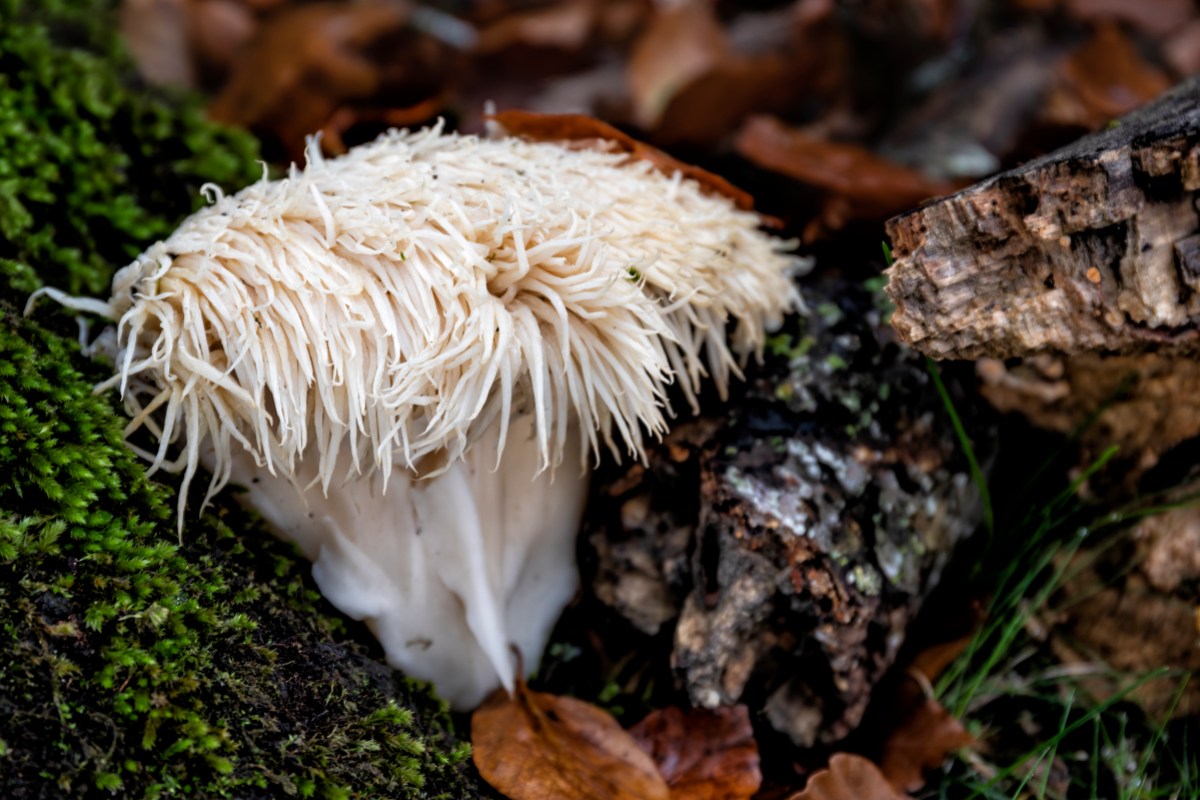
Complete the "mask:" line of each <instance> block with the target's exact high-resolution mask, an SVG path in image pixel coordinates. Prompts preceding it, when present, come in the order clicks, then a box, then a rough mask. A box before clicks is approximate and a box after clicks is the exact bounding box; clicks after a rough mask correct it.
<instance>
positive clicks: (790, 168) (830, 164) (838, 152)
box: [736, 116, 958, 239]
mask: <svg viewBox="0 0 1200 800" xmlns="http://www.w3.org/2000/svg"><path fill="white" fill-rule="evenodd" d="M736 148H737V151H738V152H739V153H741V154H742V155H743V156H745V157H746V158H748V159H749V160H751V161H753V162H754V163H755V164H758V165H759V166H760V167H764V168H766V169H769V170H771V171H773V172H778V173H780V174H782V175H786V176H788V177H789V178H792V179H794V180H797V181H799V182H800V183H804V184H807V185H809V186H814V187H817V188H819V189H824V190H825V191H827V192H828V193H829V197H828V200H827V202H826V204H825V208H824V209H823V210H822V213H821V217H820V218H819V219H818V220H814V221H813V222H812V223H810V224H809V226H808V227H807V228H806V229H805V232H804V235H805V238H806V239H812V238H816V237H818V236H819V235H820V234H822V233H823V232H825V231H831V230H838V229H839V228H842V227H844V226H845V224H846V223H848V222H850V221H852V220H857V219H863V220H882V219H885V218H887V217H890V216H892V215H893V214H897V213H900V212H901V211H905V210H907V209H910V208H912V207H914V206H916V205H919V204H920V203H921V202H922V201H925V200H928V199H930V198H933V197H937V196H940V195H944V194H949V193H950V192H953V191H954V190H955V189H957V188H958V184H954V183H949V182H946V181H940V180H935V179H933V178H929V177H926V176H925V175H923V174H922V173H920V172H918V171H917V170H915V169H910V168H909V167H905V166H902V165H900V164H896V163H894V162H892V161H889V160H887V159H886V158H883V157H882V156H878V155H876V154H874V153H872V152H871V151H870V150H867V149H866V148H864V147H862V146H860V145H856V144H849V143H844V142H830V141H826V140H823V139H819V138H816V137H814V136H810V135H809V134H806V133H804V132H803V131H800V130H796V129H794V128H789V127H787V126H786V125H784V124H783V123H782V122H780V121H779V120H777V119H775V118H774V117H768V116H757V117H751V118H750V120H749V121H748V122H747V123H746V124H745V125H744V126H743V127H742V130H741V132H740V133H739V134H738V137H737V142H736Z"/></svg>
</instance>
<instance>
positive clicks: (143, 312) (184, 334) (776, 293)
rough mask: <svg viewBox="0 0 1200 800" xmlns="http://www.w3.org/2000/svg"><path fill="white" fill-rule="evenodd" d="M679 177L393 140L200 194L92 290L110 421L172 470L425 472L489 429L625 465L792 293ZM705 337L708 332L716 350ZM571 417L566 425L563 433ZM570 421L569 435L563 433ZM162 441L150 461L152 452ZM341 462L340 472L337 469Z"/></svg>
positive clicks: (766, 252)
mask: <svg viewBox="0 0 1200 800" xmlns="http://www.w3.org/2000/svg"><path fill="white" fill-rule="evenodd" d="M758 224H759V220H758V218H757V216H756V215H754V214H752V213H750V212H744V211H739V210H737V209H735V208H734V207H733V206H732V204H731V203H730V202H729V201H728V200H726V199H725V198H722V197H714V196H709V195H706V194H704V193H703V192H702V191H701V189H700V187H699V186H698V185H696V184H695V183H694V182H693V181H690V180H682V179H680V178H679V176H678V175H676V176H674V177H671V176H666V175H663V174H661V173H659V172H656V171H655V170H654V168H653V167H652V166H651V165H649V164H646V163H642V162H629V161H628V160H627V158H626V157H625V156H624V155H622V154H615V153H605V152H599V151H594V150H578V149H567V148H563V147H560V146H558V145H555V144H548V143H530V142H525V141H522V140H519V139H513V138H503V139H498V140H489V139H478V138H475V137H469V136H457V135H445V134H443V133H442V131H441V130H440V128H438V127H435V128H432V129H429V130H425V131H421V132H418V133H408V132H392V133H389V134H387V135H385V136H383V137H381V138H380V139H379V140H377V141H376V142H374V143H373V144H370V145H367V146H363V147H360V148H356V149H354V150H352V151H350V153H348V154H347V155H345V156H342V157H340V158H337V159H330V160H325V159H323V158H322V157H321V156H320V154H319V152H318V151H317V149H316V148H315V147H313V148H310V153H309V163H308V165H307V167H305V168H303V169H299V168H293V169H292V171H291V173H290V174H289V175H288V177H287V178H286V179H284V180H281V181H274V182H271V181H266V180H263V181H261V182H259V183H257V184H254V185H253V186H250V187H249V188H247V189H245V190H243V191H242V192H240V193H238V194H236V195H232V196H228V197H220V198H218V199H217V200H216V202H215V203H214V204H213V205H211V206H210V207H208V208H207V209H205V210H203V211H201V212H199V213H197V214H195V215H194V216H193V217H191V218H189V219H188V220H187V221H186V222H185V223H184V224H183V225H182V226H181V227H180V228H179V229H178V230H177V231H176V232H175V233H174V234H173V235H172V236H171V237H170V238H169V239H167V240H166V241H165V242H161V243H159V244H158V245H156V246H155V247H153V248H151V249H150V250H149V251H147V252H146V253H145V254H144V255H143V256H142V257H141V258H140V259H139V260H138V261H136V262H135V263H133V264H131V265H130V266H128V267H126V268H125V269H124V270H123V271H122V272H121V273H119V275H118V277H117V278H116V280H115V281H114V296H113V299H112V301H111V311H112V314H113V315H114V316H115V317H119V319H120V321H119V325H118V328H117V344H116V349H117V366H118V374H117V375H116V376H115V377H114V379H113V381H112V382H111V383H112V385H117V384H118V383H119V384H120V386H121V388H122V390H123V392H124V394H125V397H126V401H127V403H128V404H129V408H130V410H131V414H132V417H133V419H132V421H131V423H130V425H129V430H128V431H127V433H132V432H133V431H134V430H136V429H138V428H140V427H143V426H144V427H147V428H149V429H150V431H151V433H152V434H154V435H155V436H156V437H157V438H158V439H160V445H161V446H160V447H159V449H158V450H157V451H156V452H155V453H152V454H147V455H148V456H149V457H150V458H151V459H152V461H153V464H154V466H155V467H164V468H168V469H171V470H183V471H184V472H185V480H190V478H191V476H192V475H193V474H194V472H195V471H196V468H197V465H198V464H199V462H200V448H202V447H210V448H212V456H213V473H214V474H213V480H212V484H211V486H210V494H211V492H214V491H217V490H219V489H220V488H221V486H223V485H224V483H225V482H226V481H227V480H228V477H229V466H228V465H229V463H230V454H231V448H233V447H237V448H241V449H244V450H245V451H246V452H248V453H249V454H251V455H252V456H253V458H254V459H255V460H256V462H258V463H259V465H260V466H265V467H267V468H268V469H270V470H272V471H275V470H282V471H283V472H284V473H285V474H291V473H292V472H293V471H294V467H295V464H296V462H297V460H298V459H300V458H302V457H303V458H306V459H307V458H316V459H319V464H320V469H319V470H318V475H319V482H320V483H321V485H322V488H323V489H325V490H326V491H328V489H329V487H330V485H331V484H333V483H335V482H337V481H339V480H341V479H343V478H345V477H347V476H345V475H339V474H336V473H337V468H336V464H337V462H338V455H339V454H340V453H341V452H342V451H343V449H344V448H349V450H350V452H351V453H352V458H351V460H350V464H351V468H350V470H351V473H352V474H353V473H357V472H368V471H372V470H378V471H380V472H381V473H382V477H383V480H384V482H385V485H386V480H387V476H388V474H389V473H390V471H391V470H392V468H393V466H394V465H399V466H400V467H401V468H403V469H410V470H414V471H418V472H420V473H421V474H427V473H429V472H430V471H433V472H436V470H437V469H439V468H444V467H445V465H448V464H451V463H453V462H455V461H456V460H458V459H459V458H460V457H461V456H462V455H463V454H464V452H466V450H467V449H468V448H469V446H470V444H471V442H472V441H473V438H474V437H476V436H477V435H478V434H479V433H480V432H481V431H483V430H484V429H486V428H488V426H489V425H491V423H492V422H493V421H495V420H496V419H499V420H500V423H501V425H502V432H501V445H500V447H501V449H503V443H504V438H505V433H504V430H506V427H507V420H508V419H509V418H510V417H511V415H512V414H513V413H514V412H516V411H518V410H522V411H527V412H529V413H532V414H533V415H534V417H535V425H534V429H535V432H536V433H535V435H536V439H537V447H538V449H539V453H540V463H541V468H543V469H545V468H554V467H556V466H558V465H559V463H560V462H561V460H562V452H563V447H564V443H565V439H566V437H567V436H568V435H577V436H580V437H582V440H583V441H582V444H583V448H582V450H583V452H584V457H585V458H587V454H589V453H592V454H595V453H598V452H599V451H600V450H601V449H605V448H607V449H609V450H612V451H613V452H614V453H616V454H617V455H618V456H620V455H621V454H622V453H625V454H629V455H631V456H633V457H640V456H641V454H642V453H643V450H644V447H645V444H646V437H647V436H651V437H653V436H658V435H660V434H661V433H662V432H663V431H664V430H665V428H666V419H665V414H667V413H669V409H668V407H667V401H666V395H667V387H668V385H669V384H670V383H671V382H672V381H676V380H677V381H679V382H680V386H681V388H682V390H683V392H684V394H685V396H686V397H687V398H688V400H689V402H692V403H693V404H694V398H695V393H696V392H697V391H698V388H699V385H700V382H701V380H702V378H704V377H705V376H706V375H707V376H709V377H710V378H711V379H712V381H713V383H714V384H715V386H716V387H717V389H718V391H721V392H724V390H725V388H726V385H727V383H728V381H729V378H730V376H731V375H732V374H736V373H737V371H738V369H739V365H740V364H741V363H743V362H744V360H745V358H746V357H747V356H748V355H750V354H752V353H755V352H756V351H758V350H759V349H760V347H761V345H762V341H763V335H764V334H763V331H764V329H767V328H770V327H771V326H772V325H774V324H776V323H777V322H778V321H779V320H780V318H781V317H782V315H783V314H784V313H785V312H786V311H787V310H789V309H790V308H792V307H793V306H794V305H795V303H796V302H797V300H798V298H797V295H796V292H795V290H794V288H793V286H792V284H791V280H790V264H791V259H790V257H789V256H787V255H785V254H784V253H783V249H784V247H785V245H784V244H783V243H781V242H780V241H778V240H775V239H772V238H771V237H769V236H767V235H765V234H763V233H761V232H760V231H759V230H758ZM727 336H728V339H729V341H730V343H727ZM572 419H577V420H578V421H579V423H580V424H578V425H571V424H570V420H572ZM569 430H570V431H571V432H570V433H569V432H568V431H569ZM181 437H182V438H183V449H182V452H181V454H180V455H179V456H178V458H177V459H176V460H174V461H168V460H167V452H168V445H169V444H170V443H172V442H176V441H178V440H179V439H180V438H181ZM344 463H345V462H344V461H343V464H344Z"/></svg>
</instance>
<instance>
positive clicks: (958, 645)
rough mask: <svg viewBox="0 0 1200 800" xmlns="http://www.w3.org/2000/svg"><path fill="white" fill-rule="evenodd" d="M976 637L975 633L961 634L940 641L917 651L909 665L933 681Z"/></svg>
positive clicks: (927, 679) (929, 680)
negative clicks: (947, 640)
mask: <svg viewBox="0 0 1200 800" xmlns="http://www.w3.org/2000/svg"><path fill="white" fill-rule="evenodd" d="M974 638H975V635H974V634H973V633H969V634H967V635H966V636H961V637H959V638H958V639H954V640H952V641H949V642H940V643H939V644H935V645H932V646H930V647H926V648H925V649H924V650H922V651H921V652H920V653H917V655H916V657H914V658H913V661H912V663H911V664H909V665H908V668H909V669H910V670H915V671H916V672H918V673H920V674H921V675H922V676H923V677H924V678H925V680H926V681H928V682H929V683H933V682H934V681H936V680H937V679H938V678H939V677H941V674H942V673H943V672H944V671H945V670H946V667H948V666H950V665H951V664H952V663H954V660H955V659H956V658H958V657H959V656H960V655H962V652H963V651H964V650H966V649H967V645H969V644H970V643H971V640H972V639H974Z"/></svg>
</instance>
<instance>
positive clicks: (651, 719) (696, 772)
mask: <svg viewBox="0 0 1200 800" xmlns="http://www.w3.org/2000/svg"><path fill="white" fill-rule="evenodd" d="M629 732H630V733H631V734H632V735H633V738H634V739H636V740H637V741H638V743H639V744H641V746H642V747H643V748H644V749H645V750H646V752H648V753H649V754H650V755H651V756H652V757H653V758H654V761H655V763H656V764H658V768H659V770H660V771H661V772H662V776H663V777H664V778H666V781H667V785H668V786H670V787H671V800H749V798H750V797H753V796H754V793H755V792H757V791H758V787H759V785H760V784H761V783H762V773H761V772H760V771H759V768H758V744H757V743H756V742H755V741H754V728H753V727H751V725H750V712H749V711H748V710H747V708H746V707H745V706H741V705H739V706H730V707H726V708H718V709H715V710H712V711H708V710H705V709H693V710H691V711H686V712H685V711H683V710H681V709H678V708H665V709H662V710H659V711H653V712H651V713H650V714H649V715H647V716H646V718H645V719H643V720H642V721H641V722H639V723H638V724H637V725H634V726H633V727H632V728H630V729H629Z"/></svg>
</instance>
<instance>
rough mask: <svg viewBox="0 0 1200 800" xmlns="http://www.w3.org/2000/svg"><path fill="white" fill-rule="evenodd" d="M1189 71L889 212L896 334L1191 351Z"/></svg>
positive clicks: (1194, 224)
mask: <svg viewBox="0 0 1200 800" xmlns="http://www.w3.org/2000/svg"><path fill="white" fill-rule="evenodd" d="M1198 192H1200V76H1198V77H1195V78H1192V79H1189V80H1188V81H1185V82H1184V83H1182V84H1180V85H1179V86H1178V87H1176V88H1175V89H1173V90H1172V91H1170V92H1168V93H1166V94H1165V95H1163V96H1162V97H1161V98H1159V99H1158V100H1156V101H1154V102H1153V103H1151V104H1149V105H1147V106H1145V107H1143V108H1142V109H1139V110H1138V111H1135V112H1134V113H1132V114H1129V115H1127V116H1126V117H1123V118H1122V119H1121V120H1120V121H1118V122H1116V123H1114V124H1113V125H1112V126H1110V127H1109V128H1108V129H1106V130H1104V131H1101V132H1099V133H1096V134H1092V135H1090V136H1087V137H1085V138H1083V139H1081V140H1079V141H1078V142H1075V143H1074V144H1072V145H1070V146H1068V147H1066V148H1063V149H1061V150H1058V151H1056V152H1054V153H1051V154H1050V155H1047V156H1044V157H1042V158H1039V159H1037V160H1035V161H1031V162H1029V163H1028V164H1025V165H1023V166H1021V167H1019V168H1017V169H1014V170H1011V171H1009V172H1005V173H1002V174H1000V175H997V176H995V177H992V178H990V179H988V180H986V181H984V182H982V183H979V184H977V185H975V186H973V187H971V188H969V189H966V190H963V191H961V192H959V193H957V194H955V195H951V196H950V197H947V198H943V199H941V200H938V201H935V202H933V203H930V204H928V205H926V206H924V207H922V208H918V209H916V210H915V211H911V212H909V213H906V214H903V215H901V216H898V217H895V218H893V219H892V220H890V221H889V222H888V224H887V232H888V236H889V238H890V239H891V242H892V251H893V254H894V256H895V257H896V262H895V264H894V265H893V266H892V268H891V270H890V271H889V278H890V281H889V285H888V293H889V295H890V296H891V297H892V299H893V300H894V302H895V303H896V313H895V314H894V315H893V317H892V324H893V325H894V326H895V328H896V330H897V331H899V333H900V335H901V337H902V338H903V339H904V340H905V341H907V342H909V343H910V344H912V345H914V346H915V347H917V348H918V349H920V350H921V351H923V352H925V353H927V354H929V355H931V356H933V357H935V358H978V357H982V356H992V357H996V358H1007V357H1012V356H1020V355H1027V354H1030V353H1036V352H1043V351H1061V352H1068V353H1070V352H1079V351H1085V350H1107V351H1114V352H1122V353H1134V352H1146V351H1149V350H1154V351H1157V352H1159V353H1176V354H1181V355H1192V354H1195V353H1200V214H1198V213H1197V209H1196V200H1197V193H1198Z"/></svg>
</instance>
